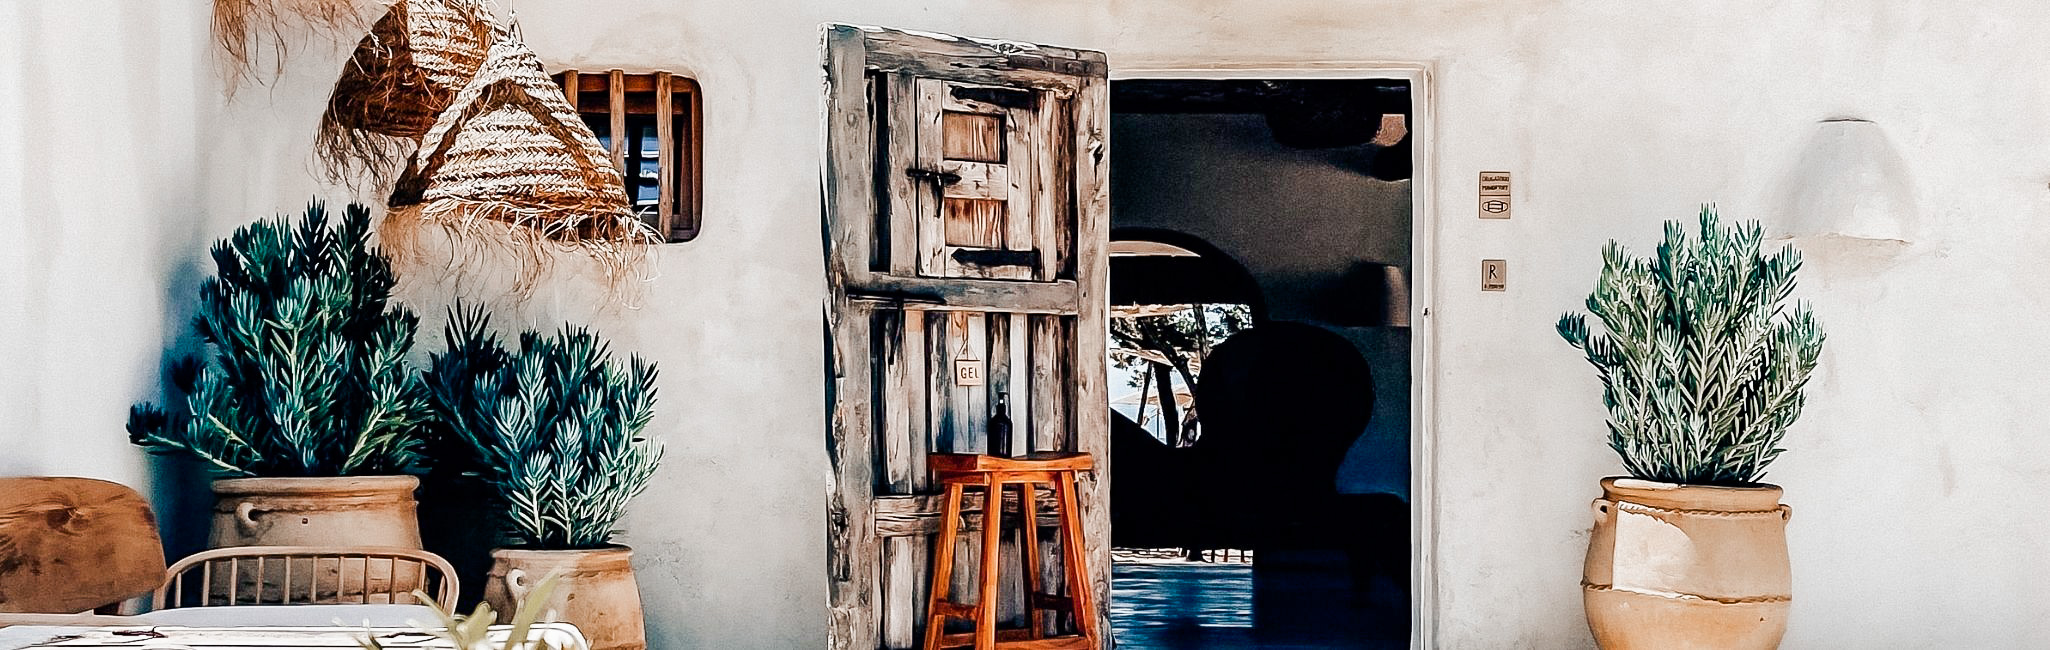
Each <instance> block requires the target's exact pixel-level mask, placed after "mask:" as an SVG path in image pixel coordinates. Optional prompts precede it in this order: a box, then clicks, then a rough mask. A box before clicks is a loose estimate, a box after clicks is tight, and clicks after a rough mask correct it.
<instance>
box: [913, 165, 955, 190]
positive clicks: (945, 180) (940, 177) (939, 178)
mask: <svg viewBox="0 0 2050 650" xmlns="http://www.w3.org/2000/svg"><path fill="white" fill-rule="evenodd" d="M904 175H906V176H910V177H912V178H916V179H918V180H922V181H933V182H937V183H939V184H940V185H941V186H947V185H953V184H955V183H959V182H961V175H960V174H956V173H954V172H943V171H939V170H936V169H919V168H917V167H913V168H911V169H906V170H904Z"/></svg>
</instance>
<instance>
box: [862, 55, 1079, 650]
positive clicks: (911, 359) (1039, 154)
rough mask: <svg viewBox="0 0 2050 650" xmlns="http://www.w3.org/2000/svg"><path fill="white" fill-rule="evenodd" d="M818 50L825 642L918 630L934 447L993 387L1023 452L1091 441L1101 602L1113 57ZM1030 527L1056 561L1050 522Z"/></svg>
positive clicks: (966, 433)
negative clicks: (821, 76) (826, 351)
mask: <svg viewBox="0 0 2050 650" xmlns="http://www.w3.org/2000/svg"><path fill="white" fill-rule="evenodd" d="M826 68H827V69H826V72H827V93H828V98H827V108H826V112H827V120H828V122H827V133H826V141H827V149H828V151H827V156H828V158H827V166H826V170H825V178H824V182H825V199H826V205H825V219H826V232H827V239H828V241H827V253H826V254H827V271H828V277H829V279H830V282H831V285H832V294H833V296H832V304H831V306H830V309H829V312H828V314H827V319H828V327H829V328H830V331H831V336H832V341H831V343H832V348H831V353H830V358H829V360H828V363H829V368H828V391H829V400H830V407H831V418H832V422H831V430H830V431H829V446H828V453H829V454H830V458H831V462H832V466H833V472H834V477H833V478H834V481H833V485H832V488H831V489H832V491H831V494H830V495H829V503H828V509H829V512H828V536H829V539H828V544H829V558H828V565H829V566H828V570H829V572H830V576H831V580H832V621H831V624H832V630H831V642H832V647H833V648H836V649H839V650H870V649H872V648H908V647H913V646H914V645H915V644H916V643H917V641H918V639H919V638H920V636H919V635H920V633H921V628H922V627H923V625H924V613H925V612H924V608H925V598H926V593H927V584H926V582H927V577H928V576H929V575H931V574H930V571H931V566H930V565H931V559H930V558H931V556H932V545H933V540H932V536H933V533H934V532H935V531H936V530H937V529H938V523H939V516H938V511H937V504H938V499H937V497H935V496H934V495H933V494H932V491H931V490H930V489H929V486H928V483H929V477H928V476H927V471H926V467H925V457H926V454H928V453H932V452H967V453H980V452H982V451H983V450H985V449H986V448H987V444H988V437H987V423H988V421H989V419H990V414H991V409H992V407H993V405H994V404H996V402H997V400H998V399H999V398H1007V401H1008V412H1009V417H1010V419H1011V421H1012V422H1013V425H1012V431H1013V434H1012V442H1011V451H1012V452H1014V453H1018V452H1025V451H1048V450H1077V451H1084V452H1089V453H1092V454H1095V456H1096V463H1097V464H1096V471H1095V472H1094V474H1092V475H1088V476H1084V477H1083V481H1084V482H1083V485H1082V486H1081V489H1080V490H1079V493H1080V496H1081V509H1082V512H1083V517H1084V521H1085V529H1086V533H1087V544H1086V545H1087V546H1088V548H1087V549H1086V550H1087V553H1088V555H1089V557H1090V558H1091V559H1090V563H1091V564H1090V567H1089V568H1090V571H1091V573H1092V574H1093V575H1092V576H1091V584H1093V585H1095V590H1096V592H1097V594H1096V595H1097V599H1096V602H1098V603H1108V598H1109V595H1110V579H1109V576H1110V550H1109V544H1108V542H1109V540H1110V529H1109V527H1110V518H1109V512H1110V510H1109V501H1108V499H1109V496H1110V492H1109V489H1108V488H1109V485H1108V482H1107V477H1108V474H1109V467H1110V458H1109V455H1108V452H1109V450H1110V433H1109V415H1108V409H1109V405H1108V398H1107V396H1106V393H1105V391H1106V387H1105V385H1104V382H1105V375H1104V354H1105V348H1104V346H1105V339H1106V336H1107V330H1106V324H1105V321H1104V317H1105V312H1106V310H1107V308H1108V307H1107V302H1106V297H1107V294H1106V285H1105V272H1106V269H1107V261H1106V257H1105V252H1104V248H1105V246H1106V242H1107V240H1108V219H1109V201H1108V194H1107V192H1108V184H1107V180H1106V169H1107V167H1108V155H1109V151H1108V149H1107V146H1108V143H1107V142H1106V140H1105V138H1106V134H1107V132H1108V130H1109V124H1108V117H1109V114H1108V108H1107V105H1106V101H1107V100H1106V90H1107V89H1106V86H1105V83H1106V82H1105V71H1106V68H1105V64H1104V58H1103V55H1102V54H1101V53H1097V52H1085V51H1077V50H1070V49H1063V48H1056V47H1047V46H1041V45H1032V44H1026V43H1014V42H1008V41H993V40H981V39H963V38H953V37H948V36H941V35H925V34H910V33H905V32H898V31H891V30H881V29H872V28H858V27H850V26H834V27H831V28H829V29H828V31H827V35H826ZM1042 494H1046V493H1045V492H1042ZM1012 500H1013V501H1015V500H1016V496H1015V495H1012ZM970 507H971V509H976V510H978V511H979V508H980V505H979V502H973V501H971V506H970ZM1014 507H1015V506H1014ZM1040 511H1041V512H1043V513H1044V512H1049V511H1050V508H1042V509H1041V510H1040ZM1010 521H1012V522H1015V521H1016V518H1015V516H1013V517H1012V518H1011V519H1010ZM1046 523H1047V524H1049V525H1050V523H1051V519H1047V520H1046ZM969 526H979V517H971V518H970V520H969ZM1037 529H1038V530H1039V531H1040V532H1041V533H1044V534H1043V535H1042V539H1043V540H1044V541H1042V543H1041V548H1042V549H1044V550H1045V555H1046V556H1047V557H1046V558H1045V560H1044V561H1043V563H1042V564H1043V565H1044V566H1045V567H1046V570H1047V572H1048V575H1049V577H1052V576H1057V575H1058V573H1057V572H1058V571H1059V570H1060V565H1059V562H1058V558H1059V555H1058V553H1059V549H1058V548H1057V544H1055V543H1054V540H1055V539H1056V537H1057V536H1056V535H1053V534H1051V533H1052V530H1051V529H1050V528H1037ZM963 537H964V543H963V544H962V546H963V547H964V550H963V551H962V552H963V553H967V554H966V555H963V556H961V557H960V558H959V563H958V566H960V567H964V568H965V567H973V566H975V562H976V559H975V558H976V557H977V556H976V555H974V554H973V553H970V552H968V551H967V550H966V548H967V547H968V544H967V543H966V541H967V539H968V538H972V537H974V536H969V535H964V536H963ZM1005 539H1006V540H1007V541H1006V542H1005V544H1004V546H1005V552H1006V553H1007V554H1008V555H1010V556H1011V557H1007V558H1005V560H1004V563H1003V564H1002V566H1003V567H1005V569H1006V570H1007V572H1008V573H1009V574H1010V575H1007V576H1006V577H1005V579H1004V583H1003V585H1004V588H1003V589H1002V590H1001V591H1002V595H1001V598H1002V599H1003V600H1002V602H1003V609H1002V611H1004V612H1005V614H1004V615H1005V616H1007V617H1010V618H1011V619H1012V621H1013V624H1021V623H1022V616H1020V615H1019V614H1020V612H1021V611H1022V605H1021V603H1020V602H1019V601H1021V599H1022V587H1020V586H1019V584H1020V583H1019V582H1018V581H1017V580H1016V579H1015V577H1016V576H1015V574H1016V571H1017V570H1018V569H1017V567H1019V566H1020V562H1019V558H1017V557H1016V554H1017V552H1018V551H1017V544H1018V541H1019V539H1021V538H1019V537H1017V536H1016V535H1015V534H1010V533H1007V534H1006V536H1005ZM955 575H956V580H955V583H954V587H953V591H954V593H955V594H957V595H968V594H974V592H975V587H974V586H973V585H972V576H973V575H974V574H973V572H972V571H957V572H956V573H955ZM1049 584H1059V582H1058V581H1057V580H1055V581H1052V582H1050V583H1049ZM977 597H979V596H977ZM1105 608H1107V605H1099V609H1100V610H1102V609H1105ZM1098 625H1099V627H1098V629H1100V630H1105V631H1106V633H1105V635H1104V638H1106V639H1108V638H1109V635H1108V633H1107V632H1108V630H1109V626H1108V616H1107V614H1106V613H1105V612H1104V611H1099V612H1098Z"/></svg>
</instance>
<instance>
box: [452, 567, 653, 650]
mask: <svg viewBox="0 0 2050 650" xmlns="http://www.w3.org/2000/svg"><path fill="white" fill-rule="evenodd" d="M491 558H492V560H493V562H492V564H491V575H490V576H489V577H487V578H486V579H485V581H484V602H487V603H490V604H491V609H493V610H496V611H498V612H501V614H500V616H501V617H510V616H512V612H514V611H518V609H519V600H520V599H522V598H525V597H526V595H527V591H528V590H530V589H532V588H533V587H534V585H535V584H536V583H539V582H540V581H541V580H542V579H544V578H547V577H548V576H550V575H556V576H559V578H558V580H559V582H558V583H557V584H556V586H555V596H554V597H553V598H551V599H550V601H551V602H550V603H549V605H548V611H546V612H543V614H542V618H541V620H543V621H562V622H565V623H569V624H571V625H575V626H577V629H578V630H580V631H582V632H583V633H584V638H586V639H588V640H590V642H591V650H644V649H645V648H647V647H648V641H647V632H646V631H645V630H643V629H642V622H641V590H640V586H639V585H638V584H636V583H635V582H634V569H633V549H629V548H627V547H624V546H608V547H605V548H599V549H589V550H578V551H536V550H527V549H518V548H501V549H494V550H492V551H491Z"/></svg>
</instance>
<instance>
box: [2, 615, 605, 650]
mask: <svg viewBox="0 0 2050 650" xmlns="http://www.w3.org/2000/svg"><path fill="white" fill-rule="evenodd" d="M307 607H312V606H307ZM212 609H231V608H226V607H220V608H212ZM491 630H492V632H493V633H494V634H493V637H494V638H495V639H499V640H503V639H504V638H505V635H507V634H510V626H505V625H496V626H492V628H491ZM366 636H369V637H374V638H376V639H377V641H378V643H381V644H383V645H384V647H386V648H390V649H391V650H401V649H413V648H421V649H426V648H439V649H443V650H449V649H450V645H449V644H448V643H446V642H442V641H438V640H435V639H433V638H432V637H430V636H428V635H426V634H422V633H419V632H415V631H413V630H412V629H411V628H395V627H376V628H364V627H343V626H303V627H275V626H273V627H184V626H170V625H156V626H119V627H93V628H84V627H60V626H14V627H5V628H0V650H30V649H40V648H129V649H131V650H286V649H304V650H322V649H326V650H332V649H334V648H361V647H362V646H361V645H360V640H361V639H363V638H364V637H366ZM528 638H532V639H537V640H546V641H548V642H549V643H552V644H554V645H555V647H557V648H561V649H563V650H589V648H590V646H589V644H587V643H586V642H585V641H584V637H583V635H582V634H580V633H578V632H577V629H576V627H574V626H571V625H569V624H567V623H542V624H537V625H535V626H534V634H533V635H531V636H529V637H528Z"/></svg>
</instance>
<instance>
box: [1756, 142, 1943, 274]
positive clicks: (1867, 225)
mask: <svg viewBox="0 0 2050 650" xmlns="http://www.w3.org/2000/svg"><path fill="white" fill-rule="evenodd" d="M1788 183H1789V185H1788V188H1787V192H1786V198H1785V201H1784V202H1783V203H1782V205H1783V206H1784V208H1785V210H1786V211H1785V212H1784V213H1783V214H1785V215H1786V224H1785V225H1786V228H1785V232H1784V234H1785V235H1786V237H1787V238H1788V239H1793V240H1801V241H1805V242H1812V243H1832V244H1834V243H1842V244H1851V245H1858V246H1861V247H1866V246H1869V247H1875V248H1897V247H1904V246H1906V245H1907V244H1908V243H1909V241H1911V239H1912V236H1913V235H1914V234H1915V233H1916V226H1918V225H1919V223H1918V222H1919V221H1920V219H1921V212H1920V210H1918V209H1917V206H1916V205H1915V191H1914V188H1913V187H1912V186H1911V185H1910V184H1909V183H1910V181H1909V179H1908V173H1907V163H1906V161H1905V160H1903V159H1902V158H1901V155H1900V151H1899V150H1898V149H1896V148H1895V147H1894V146H1893V142H1892V140H1890V139H1888V138H1887V137H1886V132H1885V130H1883V129H1881V128H1879V125H1878V124H1876V123H1873V122H1872V121H1871V120H1865V119H1859V118H1852V117H1837V118H1830V119H1826V120H1823V121H1822V122H1820V123H1819V124H1818V125H1817V128H1816V131H1815V135H1814V137H1813V138H1811V139H1810V140H1809V142H1808V147H1807V149H1805V150H1803V151H1802V152H1801V157H1800V159H1799V160H1798V161H1797V162H1796V163H1795V165H1794V170H1793V174H1792V175H1791V176H1789V177H1788Z"/></svg>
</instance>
